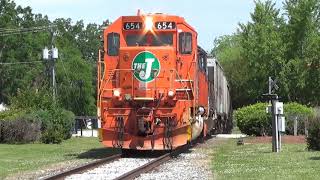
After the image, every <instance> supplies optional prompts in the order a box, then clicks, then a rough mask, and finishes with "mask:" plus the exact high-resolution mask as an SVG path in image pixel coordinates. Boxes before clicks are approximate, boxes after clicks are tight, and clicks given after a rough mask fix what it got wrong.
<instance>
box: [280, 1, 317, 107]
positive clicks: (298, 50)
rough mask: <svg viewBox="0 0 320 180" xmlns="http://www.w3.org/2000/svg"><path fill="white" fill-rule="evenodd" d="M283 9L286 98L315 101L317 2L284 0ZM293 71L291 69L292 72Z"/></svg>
mask: <svg viewBox="0 0 320 180" xmlns="http://www.w3.org/2000/svg"><path fill="white" fill-rule="evenodd" d="M284 8H285V11H286V13H287V15H288V23H287V25H286V31H285V34H284V38H285V39H286V40H287V41H286V44H287V45H286V46H287V49H286V59H287V66H286V68H287V69H288V70H287V74H286V75H287V77H290V78H292V80H291V81H289V82H288V83H287V84H286V85H287V86H288V89H291V90H292V89H295V91H290V92H289V95H290V100H294V101H300V102H304V103H308V104H313V105H319V95H320V90H319V88H320V85H319V84H318V83H315V82H319V80H320V79H319V78H320V71H319V67H320V66H319V59H320V55H319V50H320V45H319V44H320V32H319V17H320V2H319V1H318V0H287V1H286V2H285V6H284ZM292 72H295V73H292Z"/></svg>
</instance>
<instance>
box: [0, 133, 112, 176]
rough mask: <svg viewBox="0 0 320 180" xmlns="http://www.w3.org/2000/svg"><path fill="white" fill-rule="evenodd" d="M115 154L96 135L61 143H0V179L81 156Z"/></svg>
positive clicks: (85, 157) (92, 157) (93, 157)
mask: <svg viewBox="0 0 320 180" xmlns="http://www.w3.org/2000/svg"><path fill="white" fill-rule="evenodd" d="M113 153H115V151H114V150H111V149H107V148H104V147H103V146H102V144H101V143H100V142H99V140H98V139H97V138H71V139H69V140H67V141H64V142H62V143H61V144H21V145H9V144H0V179H4V178H5V177H7V176H10V175H13V174H15V173H18V172H22V171H31V170H37V169H41V168H42V167H45V166H47V165H50V164H54V163H58V162H64V161H69V160H75V159H78V160H79V161H83V162H85V161H88V159H98V158H101V157H105V156H108V155H110V154H113Z"/></svg>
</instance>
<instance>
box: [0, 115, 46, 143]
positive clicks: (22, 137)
mask: <svg viewBox="0 0 320 180" xmlns="http://www.w3.org/2000/svg"><path fill="white" fill-rule="evenodd" d="M2 115H3V114H2ZM40 136H41V121H38V120H36V119H35V118H34V117H32V116H30V115H28V114H26V113H25V112H20V113H16V114H13V116H8V117H7V118H6V119H1V120H0V143H29V142H34V141H37V140H39V139H40Z"/></svg>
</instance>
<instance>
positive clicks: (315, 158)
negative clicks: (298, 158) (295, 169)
mask: <svg viewBox="0 0 320 180" xmlns="http://www.w3.org/2000/svg"><path fill="white" fill-rule="evenodd" d="M309 159H310V160H318V161H319V160H320V157H319V156H318V157H310V158H309Z"/></svg>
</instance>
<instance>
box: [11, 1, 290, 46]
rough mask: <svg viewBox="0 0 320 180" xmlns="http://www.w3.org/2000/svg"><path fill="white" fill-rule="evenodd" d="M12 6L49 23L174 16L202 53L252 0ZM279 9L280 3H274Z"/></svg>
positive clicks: (246, 16)
mask: <svg viewBox="0 0 320 180" xmlns="http://www.w3.org/2000/svg"><path fill="white" fill-rule="evenodd" d="M14 1H15V2H16V4H18V5H22V6H23V7H25V6H30V7H31V8H32V9H33V12H34V13H41V14H46V15H48V17H49V19H50V20H54V19H56V18H71V19H72V20H73V22H76V21H78V20H81V19H82V20H83V21H84V23H86V24H87V23H97V24H101V23H102V22H103V21H104V20H106V19H109V20H111V21H115V20H116V19H117V18H118V17H120V16H126V15H136V14H137V11H138V9H140V10H141V11H142V12H144V13H165V14H172V15H178V16H182V17H184V18H185V20H186V21H187V22H188V23H189V24H190V25H192V26H193V27H194V28H195V29H196V30H197V32H198V40H199V45H200V46H202V47H203V48H204V49H205V50H207V51H210V50H211V49H212V48H213V41H214V39H215V38H217V37H219V36H222V35H229V34H232V33H234V32H236V31H237V28H238V24H239V22H240V23H246V22H248V21H249V20H250V13H251V12H253V9H254V0H14ZM274 1H275V2H276V5H277V7H279V8H280V7H282V2H283V1H284V0H274Z"/></svg>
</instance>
